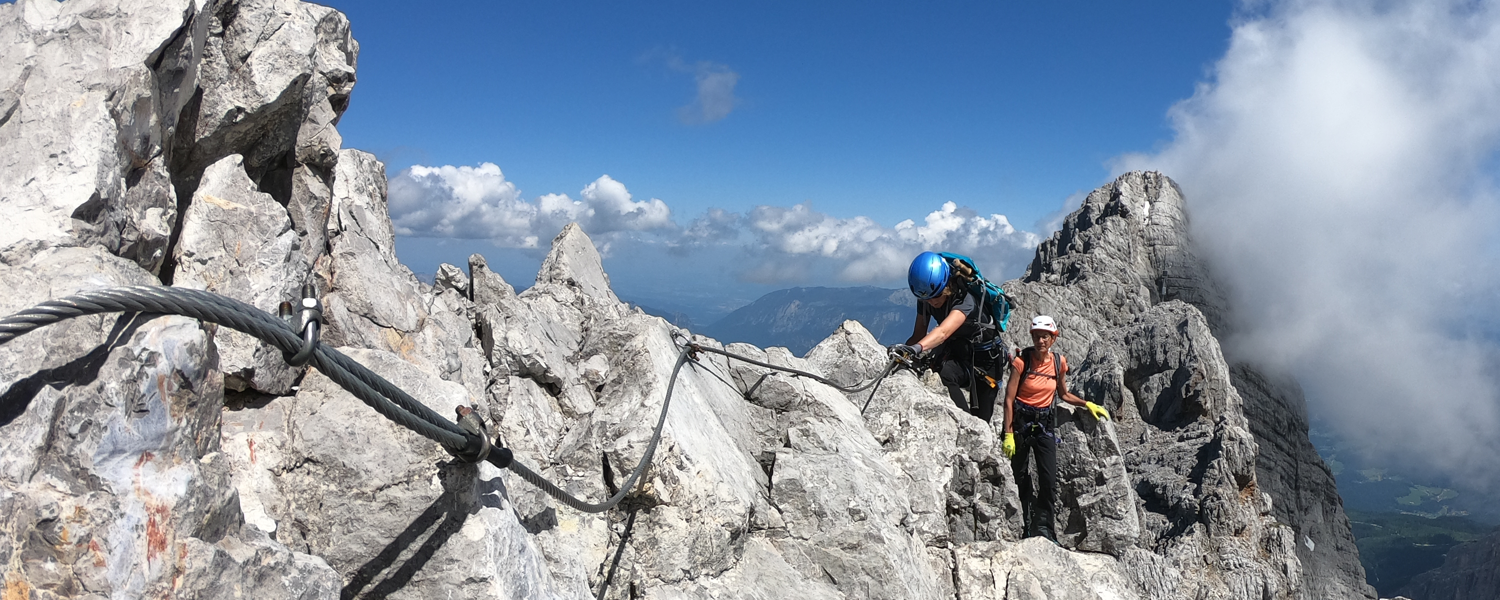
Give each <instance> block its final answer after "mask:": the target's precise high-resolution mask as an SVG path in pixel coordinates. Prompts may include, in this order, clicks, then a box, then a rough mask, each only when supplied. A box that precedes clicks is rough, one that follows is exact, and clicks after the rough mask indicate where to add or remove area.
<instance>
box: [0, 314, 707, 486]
mask: <svg viewBox="0 0 1500 600" xmlns="http://www.w3.org/2000/svg"><path fill="white" fill-rule="evenodd" d="M108 312H144V313H158V314H174V315H182V316H186V317H192V318H195V319H198V320H200V321H206V322H210V323H217V324H219V325H223V326H225V327H228V328H230V329H234V330H236V331H241V332H244V333H246V334H249V335H252V336H255V337H256V338H258V339H260V340H262V341H264V342H266V343H267V344H270V345H271V346H272V347H274V348H276V349H278V350H280V351H282V353H283V354H284V355H286V356H290V355H292V354H294V353H296V352H297V351H298V350H299V349H301V347H302V344H303V340H302V337H301V336H300V335H299V334H298V332H297V331H295V330H294V329H292V326H291V325H290V324H289V323H287V322H286V321H283V320H281V319H279V318H277V317H275V316H273V315H271V314H269V313H266V312H264V311H261V310H259V309H257V308H255V307H254V306H251V305H249V304H246V303H244V302H240V301H238V300H235V299H233V298H226V297H224V296H220V295H218V294H214V293H212V292H206V291H202V290H192V289H186V288H174V287H162V286H131V287H118V288H108V289H101V290H91V291H87V292H82V293H79V294H75V295H72V296H68V297H66V298H59V299H55V300H49V301H46V302H43V303H41V304H38V305H36V306H33V307H31V308H28V309H26V310H23V311H21V312H19V313H16V314H13V315H11V316H8V317H5V318H4V319H0V344H5V343H6V342H9V341H11V340H13V339H15V338H16V337H18V336H20V335H23V334H26V333H28V332H30V331H33V330H35V329H37V328H40V327H43V326H46V325H50V324H53V323H57V322H59V321H63V320H66V319H72V318H75V317H82V316H88V315H94V314H101V313H108ZM690 352H691V350H690V349H689V348H684V349H683V350H682V353H681V354H680V355H679V356H678V358H677V364H676V365H675V366H673V367H672V377H671V380H670V381H669V382H668V384H667V394H666V398H665V399H664V400H663V401H662V407H661V415H660V416H658V417H657V421H656V428H655V429H654V430H653V432H652V435H651V442H650V443H648V444H647V446H646V452H645V454H644V455H642V457H641V461H640V462H639V463H638V464H637V465H636V467H635V470H634V471H632V472H631V474H630V477H629V478H628V479H627V480H626V482H625V485H623V486H621V488H620V491H619V493H617V494H615V495H614V496H613V497H611V498H610V499H608V500H605V501H604V502H600V503H597V504H592V503H588V502H585V501H583V500H580V499H578V498H576V497H574V496H573V495H572V494H569V493H567V492H566V491H563V490H562V488H559V487H557V486H556V485H555V484H553V483H552V482H550V481H548V480H546V479H545V478H543V477H542V476H541V475H538V474H537V473H536V472H534V471H532V470H531V469H529V468H527V467H526V466H525V465H522V464H520V463H518V462H515V461H514V460H512V458H511V457H512V454H511V453H510V452H509V451H508V450H507V451H501V452H495V453H492V454H491V455H490V458H489V461H490V462H491V463H494V464H495V465H496V466H498V467H503V468H508V469H510V470H511V471H512V472H514V473H515V474H517V475H519V476H520V477H521V478H522V479H524V480H526V481H527V482H529V483H531V484H532V485H535V486H537V487H538V488H540V489H541V490H542V491H544V492H546V493H547V494H548V495H550V496H552V497H553V498H556V499H557V500H559V501H561V502H563V503H564V504H567V505H568V506H571V507H573V508H575V509H578V510H580V511H583V512H589V513H598V512H604V511H606V510H609V509H611V508H613V507H614V506H615V505H617V504H619V503H620V501H621V500H623V499H624V498H625V496H626V495H627V494H629V492H630V490H631V488H632V487H633V486H634V485H635V483H636V482H637V481H638V480H639V479H640V478H641V475H642V474H643V473H644V472H645V470H646V467H647V466H648V465H649V464H650V462H651V458H652V457H653V456H654V455H655V453H656V448H657V446H658V444H659V443H660V442H661V434H662V430H663V428H664V427H665V425H666V421H667V407H668V406H670V405H671V403H672V392H673V390H674V388H675V387H676V385H677V376H678V374H679V372H680V371H681V370H682V365H683V364H684V363H686V362H687V360H688V358H689V355H690ZM311 364H312V365H313V366H314V367H316V368H317V369H318V370H319V371H322V372H323V374H324V375H325V376H327V377H328V379H329V380H331V381H333V382H334V383H337V384H338V385H339V386H341V387H343V388H344V389H345V390H348V391H349V393H351V394H353V395H354V396H355V397H357V398H359V399H360V400H361V401H363V402H364V403H365V404H368V405H369V406H370V407H371V408H373V409H375V411H376V412H379V413H380V414H381V415H383V416H385V417H386V418H387V419H390V420H391V421H392V422H395V423H396V424H398V425H401V426H403V427H406V428H407V429H410V430H412V431H415V432H417V433H418V434H421V435H422V436H424V437H426V438H428V439H431V440H432V441H435V442H437V443H439V444H442V445H443V446H444V447H445V448H447V449H449V450H450V451H454V450H462V449H465V448H468V447H470V446H471V445H482V444H483V441H484V440H483V439H482V438H481V437H479V436H477V435H475V434H473V433H469V432H467V431H465V430H464V429H463V428H461V427H460V426H459V425H458V424H456V423H453V422H452V421H449V420H448V419H446V418H443V417H442V416H441V415H439V414H437V413H436V412H434V411H433V410H432V409H430V408H427V407H426V406H425V405H423V404H422V403H420V402H418V401H417V400H416V399H414V398H412V397H411V396H410V395H408V394H407V393H406V392H405V391H402V390H401V388H399V387H396V386H395V385H394V384H392V383H391V382H389V381H387V380H386V379H385V378H383V377H381V376H379V375H377V374H375V372H373V371H371V370H369V369H368V368H366V367H365V366H364V365H361V364H359V363H358V362H356V361H355V360H354V359H352V358H350V357H349V356H347V355H345V354H343V353H342V352H339V351H337V350H334V349H332V348H329V347H327V346H325V345H323V344H317V345H316V349H315V350H314V352H313V355H312V361H311ZM502 450H504V449H502Z"/></svg>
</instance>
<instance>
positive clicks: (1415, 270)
mask: <svg viewBox="0 0 1500 600" xmlns="http://www.w3.org/2000/svg"><path fill="white" fill-rule="evenodd" d="M332 4H333V6H335V7H336V8H340V9H342V10H344V11H346V12H347V13H348V14H349V17H350V19H351V21H352V23H353V28H354V34H355V37H356V38H357V39H358V40H359V41H360V43H361V53H360V58H359V83H358V85H357V87H356V89H355V91H354V97H353V100H352V104H351V107H350V109H349V111H348V113H347V114H346V115H345V117H344V120H343V122H341V123H340V124H339V130H340V132H341V133H342V134H343V136H344V146H345V147H349V148H360V149H364V150H368V151H371V152H374V153H375V154H376V155H377V156H379V157H380V158H381V159H382V160H384V161H385V162H386V164H387V167H388V174H389V175H390V178H391V189H390V204H391V212H392V217H393V220H394V222H395V225H396V227H397V230H398V233H399V234H400V235H399V237H398V253H399V254H400V255H401V258H402V260H403V261H405V262H406V263H407V264H408V265H410V266H411V267H412V268H413V269H414V270H415V271H417V272H431V271H432V270H433V269H434V268H435V266H436V264H437V263H438V262H440V261H442V262H451V263H455V264H463V263H464V261H465V259H466V257H467V256H468V254H469V253H471V252H481V253H483V254H485V255H486V256H487V257H488V258H489V264H490V265H491V267H492V268H495V269H496V270H497V271H499V272H500V273H501V274H502V275H504V276H505V277H506V278H507V279H509V280H510V281H512V282H513V283H516V284H518V285H521V286H525V285H529V284H530V282H531V280H532V277H533V276H534V274H535V272H536V267H537V264H538V263H539V261H540V258H541V256H542V253H543V252H544V251H545V249H546V247H547V243H548V241H549V240H550V239H551V237H552V236H553V235H555V233H556V232H557V231H558V230H559V229H560V228H561V226H562V225H563V224H564V223H566V222H568V221H570V220H571V221H578V222H580V223H582V224H583V226H584V228H585V230H586V231H588V232H589V234H590V235H591V237H593V239H594V240H595V243H596V245H598V246H599V248H600V250H601V252H602V253H603V254H604V255H605V266H606V269H607V270H608V271H609V273H610V276H611V278H612V283H613V285H614V288H615V289H616V291H617V292H618V293H619V294H620V295H621V296H622V297H624V298H627V299H634V300H638V301H642V302H645V303H648V304H652V305H655V306H657V307H660V308H667V309H676V310H686V311H688V312H689V313H690V314H693V315H694V316H695V317H697V318H699V319H700V320H703V317H704V316H705V315H710V316H712V315H715V314H722V313H723V312H726V311H727V310H730V309H732V308H734V307H736V306H738V305H740V304H743V303H746V302H749V301H750V300H753V299H754V298H755V297H758V296H759V295H761V294H763V293H765V292H768V291H771V290H774V289H780V288H784V287H790V286H793V285H862V284H875V285H885V286H889V287H896V286H899V285H901V281H902V279H901V274H902V272H903V269H904V267H905V265H906V264H907V262H908V261H910V260H911V257H912V256H913V255H915V254H916V253H917V252H919V251H921V250H927V249H944V250H953V251H959V252H963V253H966V254H970V255H971V256H974V257H976V258H977V259H979V263H980V266H981V267H982V268H983V269H984V270H985V271H986V273H987V274H989V275H991V276H998V277H997V278H1000V279H1005V278H1011V277H1016V276H1018V275H1020V274H1021V272H1022V270H1023V269H1024V266H1025V264H1026V263H1027V262H1029V261H1030V259H1031V256H1032V254H1033V251H1034V248H1035V245H1036V244H1037V242H1038V241H1039V240H1041V239H1044V238H1045V237H1046V236H1048V235H1050V234H1051V232H1052V227H1053V224H1054V223H1055V222H1056V220H1057V218H1058V217H1059V216H1060V215H1062V214H1064V213H1065V212H1066V211H1067V210H1069V209H1071V208H1072V207H1073V206H1076V203H1077V201H1078V199H1079V197H1080V195H1081V194H1084V193H1087V192H1088V191H1090V190H1092V189H1094V188H1096V187H1098V186H1099V185H1101V184H1103V183H1106V182H1107V181H1108V180H1109V179H1110V178H1111V177H1112V176H1114V175H1115V174H1117V173H1119V172H1122V171H1123V170H1127V169H1154V170H1160V171H1162V172H1164V173H1166V174H1167V175H1169V176H1171V177H1172V178H1173V179H1174V180H1176V181H1177V182H1178V183H1179V184H1180V185H1181V187H1182V189H1183V191H1184V193H1185V194H1186V196H1187V198H1188V206H1189V213H1190V218H1191V219H1192V229H1193V235H1194V236H1195V238H1196V240H1197V241H1198V243H1199V245H1200V246H1201V248H1200V249H1201V251H1202V252H1203V255H1204V256H1205V258H1206V259H1207V260H1208V261H1209V263H1210V265H1211V267H1212V268H1213V269H1214V270H1215V273H1216V274H1217V275H1218V276H1219V278H1220V279H1221V280H1222V281H1223V283H1224V285H1225V288H1226V290H1227V292H1228V293H1229V295H1230V299H1231V301H1232V302H1233V304H1234V307H1235V310H1236V315H1237V316H1236V318H1237V323H1235V325H1236V333H1235V334H1234V335H1231V336H1228V337H1226V339H1224V340H1223V345H1224V350H1225V352H1226V353H1228V354H1231V355H1233V356H1236V357H1239V358H1240V359H1243V360H1249V361H1253V362H1259V363H1265V364H1269V365H1274V366H1280V367H1284V368H1286V369H1289V370H1290V371H1291V372H1293V373H1295V374H1296V375H1297V377H1298V379H1299V380H1300V381H1301V382H1302V384H1303V385H1304V387H1305V389H1306V390H1307V392H1308V397H1309V407H1310V410H1311V411H1312V412H1313V413H1314V414H1315V415H1318V416H1320V417H1322V418H1324V419H1326V420H1327V421H1328V422H1330V423H1332V426H1333V427H1334V428H1335V429H1336V430H1337V431H1338V433H1339V434H1341V435H1342V436H1344V437H1345V438H1346V439H1348V440H1351V441H1352V442H1353V443H1354V445H1356V446H1359V450H1360V451H1363V452H1365V453H1367V454H1369V455H1370V456H1372V457H1374V458H1375V459H1377V460H1385V461H1389V462H1390V463H1391V464H1405V465H1407V466H1409V467H1412V468H1425V469H1437V470H1440V471H1443V472H1447V473H1450V474H1455V475H1457V476H1459V477H1465V478H1469V479H1472V480H1475V481H1479V482H1500V458H1497V457H1500V435H1497V432H1500V371H1497V370H1496V369H1495V365H1496V364H1497V363H1500V342H1497V340H1500V319H1497V318H1496V317H1495V316H1494V315H1496V314H1500V311H1497V310H1496V309H1497V308H1500V275H1497V274H1500V268H1497V266H1500V265H1497V261H1496V260H1495V259H1496V251H1497V249H1500V191H1497V189H1500V188H1497V186H1496V176H1497V175H1500V152H1497V150H1500V2H1497V1H1495V0H1486V1H1473V0H1426V1H1421V2H1395V1H1378V2H1367V1H1356V0H1245V1H1244V2H1237V3H1226V2H1204V1H1192V2H1189V1H1180V2H1165V1H1156V2H1130V3H1124V2H1097V3H1080V2H1050V3H1022V2H985V3H978V2H951V3H928V4H918V3H870V2H864V3H842V4H835V3H807V2H796V3H756V4H754V5H733V4H729V3H701V2H695V3H687V2H683V3H659V2H658V3H650V4H645V5H642V4H639V3H636V4H629V3H583V2H574V3H508V2H498V3H479V2H470V3H448V4H444V5H442V6H443V8H442V9H431V8H424V9H420V10H415V9H412V8H410V5H408V4H399V5H398V4H395V3H388V2H368V1H362V2H358V3H356V2H334V3H332ZM932 4H937V6H936V7H934V6H932ZM694 313H696V314H694Z"/></svg>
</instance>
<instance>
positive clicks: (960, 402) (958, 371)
mask: <svg viewBox="0 0 1500 600" xmlns="http://www.w3.org/2000/svg"><path fill="white" fill-rule="evenodd" d="M959 355H960V356H962V357H963V358H965V359H967V358H968V355H967V351H960V352H959ZM976 358H977V359H978V360H979V367H980V368H982V369H984V370H985V372H986V373H988V374H989V375H990V378H989V379H986V378H985V377H984V376H982V375H979V374H977V373H975V372H974V363H971V362H969V361H968V360H958V359H956V358H954V357H951V356H950V357H948V358H945V359H944V360H943V364H942V367H941V368H940V369H939V370H938V375H939V376H940V377H942V379H943V387H946V388H948V397H949V398H950V399H952V400H953V405H954V406H957V407H958V409H959V410H961V411H964V412H966V413H969V414H971V415H974V416H976V417H979V418H980V419H983V420H984V422H986V423H988V422H989V421H990V417H992V416H994V414H995V396H996V395H998V394H999V392H1000V377H999V374H1000V369H999V368H998V365H996V364H994V363H996V362H998V361H997V360H993V359H990V357H989V356H988V355H987V354H985V353H980V354H979V356H978V357H976ZM969 390H973V391H974V392H975V394H974V401H973V402H972V403H971V402H969V401H968V400H966V399H965V396H964V392H966V391H969Z"/></svg>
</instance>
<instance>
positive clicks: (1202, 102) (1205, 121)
mask: <svg viewBox="0 0 1500 600" xmlns="http://www.w3.org/2000/svg"><path fill="white" fill-rule="evenodd" d="M1250 8H1251V9H1253V10H1254V11H1255V12H1247V13H1245V14H1242V15H1240V16H1239V17H1238V19H1237V22H1236V24H1235V27H1234V30H1233V37H1232V39H1231V43H1230V46H1229V49H1228V51H1227V52H1226V54H1225V55H1224V56H1223V58H1222V59H1220V60H1219V61H1218V63H1217V64H1216V66H1215V68H1214V72H1213V77H1212V79H1211V80H1210V81H1208V82H1205V83H1203V84H1201V85H1200V86H1199V88H1198V90H1197V91H1196V93H1195V94H1194V95H1193V96H1192V97H1191V98H1189V99H1187V100H1184V101H1182V102H1181V103H1179V104H1178V105H1176V106H1175V107H1173V109H1172V110H1171V111H1170V113H1169V117H1170V119H1171V122H1172V124H1173V127H1174V128H1175V130H1176V137H1175V139H1174V140H1173V141H1172V142H1171V143H1170V144H1169V145H1168V146H1166V147H1165V148H1164V149H1163V150H1162V151H1160V152H1159V153H1156V154H1154V155H1149V156H1130V157H1125V158H1123V159H1122V160H1121V161H1120V165H1119V167H1120V169H1121V170H1125V169H1136V168H1150V169H1159V170H1161V171H1163V172H1165V173H1167V174H1168V175H1169V176H1171V177H1173V178H1174V179H1176V180H1177V181H1178V183H1179V184H1180V185H1181V186H1182V188H1183V190H1184V192H1185V193H1186V194H1187V196H1188V201H1189V210H1190V211H1191V217H1192V219H1193V224H1194V229H1195V235H1196V236H1197V238H1198V239H1199V240H1200V242H1202V243H1203V244H1204V245H1205V246H1206V251H1207V252H1208V254H1209V256H1210V259H1211V260H1212V261H1213V262H1214V264H1215V267H1216V271H1217V272H1218V273H1219V274H1221V275H1222V276H1224V277H1226V279H1227V280H1228V284H1229V285H1230V287H1231V292H1232V294H1233V300H1234V302H1235V306H1234V308H1235V310H1236V312H1237V314H1238V315H1239V323H1238V324H1237V330H1238V332H1239V333H1238V335H1236V336H1235V337H1234V338H1233V339H1232V340H1230V342H1231V343H1230V344H1229V350H1231V351H1233V352H1236V353H1237V354H1239V355H1241V356H1245V357H1248V358H1253V359H1255V360H1260V361H1265V362H1274V363H1280V364H1282V365H1284V366H1287V367H1289V368H1291V369H1294V370H1295V371H1296V372H1297V373H1298V374H1299V376H1300V377H1299V378H1300V379H1301V380H1302V381H1303V382H1304V384H1305V385H1306V387H1307V388H1308V391H1309V397H1310V398H1309V399H1310V402H1312V404H1313V406H1312V408H1313V409H1314V411H1315V412H1316V413H1319V414H1323V415H1326V416H1328V417H1331V419H1330V421H1331V422H1332V423H1333V424H1334V425H1335V426H1336V427H1339V428H1340V429H1341V433H1342V434H1343V436H1344V437H1346V438H1348V439H1352V440H1356V441H1363V442H1365V443H1366V444H1367V446H1366V447H1368V448H1370V449H1372V450H1374V451H1376V452H1380V451H1384V452H1385V453H1386V456H1385V457H1386V458H1388V459H1394V460H1399V461H1405V462H1407V463H1408V464H1409V465H1412V466H1418V467H1429V468H1436V469H1440V470H1443V471H1446V472H1449V473H1465V474H1467V476H1468V477H1489V478H1490V479H1491V480H1493V479H1494V478H1495V476H1497V475H1500V459H1497V458H1496V453H1497V451H1500V444H1497V441H1496V440H1497V438H1500V376H1497V374H1496V373H1495V371H1494V369H1493V365H1494V361H1495V359H1496V358H1497V356H1500V352H1497V349H1500V348H1497V346H1496V343H1495V339H1496V337H1495V336H1494V334H1495V333H1496V332H1494V331H1490V332H1488V337H1487V336H1486V335H1485V334H1482V332H1478V331H1475V330H1474V329H1473V328H1472V327H1473V325H1474V324H1475V321H1468V320H1466V317H1467V316H1470V315H1474V314H1476V313H1486V312H1489V311H1490V310H1491V309H1494V308H1496V305H1497V304H1500V303H1497V302H1496V297H1495V294H1494V290H1496V289H1500V279H1497V277H1496V274H1495V271H1494V269H1493V267H1494V266H1495V264H1496V261H1495V258H1496V254H1495V253H1496V249H1497V248H1500V244H1497V241H1500V238H1497V230H1500V228H1497V225H1500V203H1497V201H1496V199H1497V197H1496V193H1495V187H1494V178H1495V176H1496V174H1497V173H1496V172H1495V164H1496V163H1495V158H1496V156H1497V151H1500V5H1497V4H1496V3H1495V2H1467V1H1458V0H1453V1H1447V0H1442V1H1432V2H1411V3H1408V2H1390V3H1387V2H1377V3H1366V2H1347V1H1343V0H1286V1H1281V2H1270V3H1256V4H1255V5H1254V6H1252V7H1250ZM1481 292H1487V294H1486V293H1481ZM1476 304H1477V305H1479V307H1478V308H1476ZM1490 322H1491V323H1493V320H1492V321H1490Z"/></svg>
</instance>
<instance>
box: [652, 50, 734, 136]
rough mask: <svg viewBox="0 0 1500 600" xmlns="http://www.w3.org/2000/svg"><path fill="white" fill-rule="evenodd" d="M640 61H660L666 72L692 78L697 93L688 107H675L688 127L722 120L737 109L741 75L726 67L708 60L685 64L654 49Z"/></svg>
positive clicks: (676, 56) (678, 57)
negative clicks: (665, 67)
mask: <svg viewBox="0 0 1500 600" xmlns="http://www.w3.org/2000/svg"><path fill="white" fill-rule="evenodd" d="M642 60H643V61H647V62H655V61H657V60H660V61H663V62H664V63H665V64H666V66H667V68H668V69H671V70H672V71H674V72H677V73H685V74H690V75H692V76H693V83H694V87H695V91H696V94H695V95H694V96H693V100H692V101H691V102H689V103H688V104H686V105H684V106H681V107H678V108H677V118H678V119H679V120H681V121H682V122H683V123H686V124H688V125H705V124H708V123H713V122H716V121H721V120H723V119H724V118H725V117H728V116H729V113H731V112H734V109H735V108H738V107H739V104H740V100H739V98H736V97H735V95H734V88H735V86H737V85H739V83H740V74H739V73H737V72H735V71H734V70H733V69H731V68H729V66H728V65H725V64H721V63H717V62H713V61H709V60H700V61H688V60H685V59H683V57H682V55H681V54H678V53H677V52H676V51H675V50H663V49H658V50H653V51H651V52H648V53H646V54H645V55H644V56H643V57H642Z"/></svg>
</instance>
